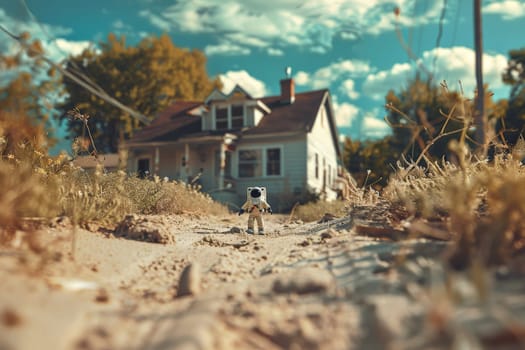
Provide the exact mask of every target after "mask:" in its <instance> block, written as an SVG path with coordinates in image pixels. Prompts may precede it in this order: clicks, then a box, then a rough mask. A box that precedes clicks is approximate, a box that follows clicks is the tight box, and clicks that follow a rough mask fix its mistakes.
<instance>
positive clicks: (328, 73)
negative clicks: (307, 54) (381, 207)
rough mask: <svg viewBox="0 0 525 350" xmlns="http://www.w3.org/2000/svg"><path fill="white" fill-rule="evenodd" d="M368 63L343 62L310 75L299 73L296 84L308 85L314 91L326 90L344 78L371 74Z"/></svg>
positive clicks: (359, 61) (358, 61)
mask: <svg viewBox="0 0 525 350" xmlns="http://www.w3.org/2000/svg"><path fill="white" fill-rule="evenodd" d="M371 70H372V68H371V67H370V65H369V64H368V62H365V61H361V60H343V61H339V62H335V63H332V64H330V65H328V66H326V67H322V68H319V69H318V70H317V71H315V72H314V73H312V74H309V73H306V72H303V71H299V72H297V74H296V79H297V81H296V83H297V84H299V85H308V86H310V87H312V88H314V89H324V88H327V87H329V86H330V85H331V83H333V82H334V81H337V80H339V79H344V78H346V77H354V78H355V77H363V76H366V75H367V74H369V73H370V72H371Z"/></svg>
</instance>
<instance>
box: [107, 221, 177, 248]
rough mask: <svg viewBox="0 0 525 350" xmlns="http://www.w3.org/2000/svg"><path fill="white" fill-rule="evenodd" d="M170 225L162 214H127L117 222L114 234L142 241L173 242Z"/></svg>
mask: <svg viewBox="0 0 525 350" xmlns="http://www.w3.org/2000/svg"><path fill="white" fill-rule="evenodd" d="M170 225H171V224H170V223H169V222H168V221H167V220H166V217H163V216H140V215H128V216H126V217H125V218H124V220H122V221H121V222H120V223H119V224H118V226H117V228H116V229H115V236H116V237H123V238H127V239H133V240H136V241H143V242H151V243H160V244H175V236H174V235H173V233H172V232H171V231H170V229H169V227H170Z"/></svg>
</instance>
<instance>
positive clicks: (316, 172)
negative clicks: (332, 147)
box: [315, 153, 319, 179]
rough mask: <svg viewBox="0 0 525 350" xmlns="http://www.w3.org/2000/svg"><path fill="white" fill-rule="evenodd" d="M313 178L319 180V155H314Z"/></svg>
mask: <svg viewBox="0 0 525 350" xmlns="http://www.w3.org/2000/svg"><path fill="white" fill-rule="evenodd" d="M315 178H316V179H318V178H319V154H317V153H316V154H315Z"/></svg>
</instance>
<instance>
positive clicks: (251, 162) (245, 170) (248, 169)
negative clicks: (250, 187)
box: [239, 149, 263, 177]
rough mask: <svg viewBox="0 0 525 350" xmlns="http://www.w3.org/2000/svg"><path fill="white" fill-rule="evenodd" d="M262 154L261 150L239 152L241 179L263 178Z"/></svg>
mask: <svg viewBox="0 0 525 350" xmlns="http://www.w3.org/2000/svg"><path fill="white" fill-rule="evenodd" d="M262 169H263V168H262V152H261V150H259V149H254V150H241V151H239V177H258V176H262Z"/></svg>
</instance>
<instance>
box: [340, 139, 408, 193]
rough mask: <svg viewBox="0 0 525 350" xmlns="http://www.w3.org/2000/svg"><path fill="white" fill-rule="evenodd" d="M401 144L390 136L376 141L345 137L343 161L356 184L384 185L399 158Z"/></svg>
mask: <svg viewBox="0 0 525 350" xmlns="http://www.w3.org/2000/svg"><path fill="white" fill-rule="evenodd" d="M399 149H402V145H399V144H398V141H397V140H396V139H394V138H393V137H392V136H386V137H385V138H383V139H381V140H376V141H371V140H368V141H364V142H361V141H353V140H351V139H350V138H348V137H347V138H345V141H344V145H343V161H344V164H346V168H347V170H348V171H349V172H350V173H351V174H352V175H353V176H354V178H355V179H356V181H357V184H358V186H365V187H366V186H369V185H372V184H373V185H378V186H380V187H381V186H385V185H386V184H387V182H388V179H389V178H390V174H391V173H392V172H393V170H394V169H395V166H396V162H397V161H398V160H399V159H400V153H399Z"/></svg>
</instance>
